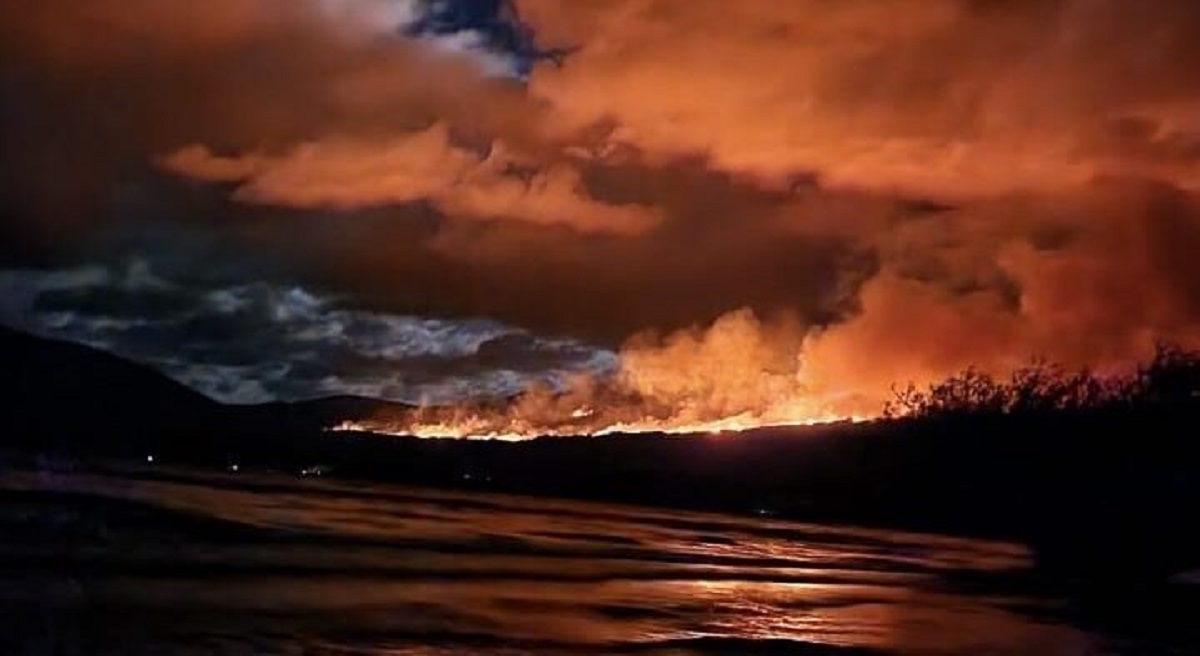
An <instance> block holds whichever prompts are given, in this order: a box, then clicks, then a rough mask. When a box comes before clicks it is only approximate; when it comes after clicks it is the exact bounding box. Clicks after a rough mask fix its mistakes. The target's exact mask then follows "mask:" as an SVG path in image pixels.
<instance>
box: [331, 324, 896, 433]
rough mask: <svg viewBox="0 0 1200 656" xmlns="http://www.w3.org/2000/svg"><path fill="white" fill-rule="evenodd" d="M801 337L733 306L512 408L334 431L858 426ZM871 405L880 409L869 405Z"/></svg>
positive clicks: (383, 420) (404, 418)
mask: <svg viewBox="0 0 1200 656" xmlns="http://www.w3.org/2000/svg"><path fill="white" fill-rule="evenodd" d="M804 335H805V331H804V330H803V329H802V328H801V327H800V326H799V325H797V324H796V323H795V322H792V321H786V320H785V321H779V322H774V323H771V324H766V323H764V322H762V321H760V320H759V319H758V318H757V317H756V316H755V315H754V314H753V313H752V312H750V311H748V310H739V311H736V312H732V313H730V314H727V315H725V316H723V317H721V318H719V319H718V320H717V321H716V322H715V323H714V324H713V325H712V326H711V327H710V328H708V329H707V330H703V329H698V328H692V329H688V330H683V331H679V332H676V333H672V334H670V335H667V336H665V337H660V336H658V335H655V334H652V333H646V334H641V335H637V336H635V337H633V338H632V339H630V340H629V341H628V342H626V344H625V346H624V347H623V348H622V349H621V352H620V358H619V362H620V364H619V367H618V370H617V371H616V372H615V374H614V375H612V376H611V377H606V378H604V379H597V378H595V377H588V376H584V377H580V378H578V379H576V380H574V381H571V382H570V384H568V385H567V388H566V389H565V390H547V389H533V390H530V391H528V392H526V393H525V394H523V395H521V396H520V397H518V398H517V399H515V400H513V401H512V402H507V403H501V404H475V405H470V406H461V407H426V408H418V409H415V410H413V411H411V412H406V413H402V414H400V415H398V416H388V417H383V416H380V417H373V418H370V419H366V420H361V421H348V422H344V423H342V424H340V425H338V426H336V427H335V428H334V429H333V430H338V431H368V432H373V433H383V434H395V435H409V436H415V437H428V438H475V439H498V440H522V439H530V438H534V437H539V436H548V435H552V436H566V435H572V436H573V435H581V436H582V435H596V436H598V435H607V434H613V433H651V432H653V433H673V434H678V433H717V432H732V431H743V430H748V429H753V428H763V427H771V426H798V425H811V424H818V423H829V422H836V421H856V420H861V419H867V418H870V417H872V416H873V413H872V412H870V411H864V404H863V402H862V400H861V399H854V398H849V397H845V396H839V395H837V394H832V393H830V392H829V391H827V390H826V389H824V387H823V386H822V385H821V384H820V381H816V380H813V379H812V377H811V376H810V375H809V373H808V371H807V370H806V368H805V367H804V358H803V342H804ZM872 407H877V406H872Z"/></svg>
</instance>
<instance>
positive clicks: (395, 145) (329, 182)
mask: <svg viewBox="0 0 1200 656" xmlns="http://www.w3.org/2000/svg"><path fill="white" fill-rule="evenodd" d="M163 164H164V166H165V167H166V168H168V169H169V170H172V171H174V172H176V173H180V174H183V175H187V176H191V177H194V178H197V179H200V180H208V181H212V182H238V183H240V184H239V186H238V188H237V191H236V192H235V193H234V198H236V199H237V200H240V201H244V202H250V203H262V204H276V205H286V206H289V207H297V208H332V209H340V210H353V209H360V208H364V207H372V206H382V205H394V204H402V203H412V202H416V201H430V202H432V203H433V204H434V205H436V206H437V207H438V208H439V209H441V210H442V211H444V212H446V213H447V214H450V215H454V216H467V217H474V218H479V219H501V218H503V219H514V220H520V221H528V222H530V223H534V224H544V225H565V226H569V227H572V228H575V229H577V230H579V231H581V232H585V233H587V232H604V233H615V234H630V233H637V232H641V231H643V230H646V229H648V228H649V227H651V226H653V225H654V224H655V223H657V222H658V220H659V218H660V217H658V216H657V214H656V212H655V210H654V209H652V208H647V207H642V206H638V205H632V204H625V205H610V204H605V203H602V202H599V201H596V200H594V199H591V198H589V197H588V196H587V194H586V192H585V191H584V190H583V189H582V188H581V184H580V176H579V173H578V172H577V171H576V170H575V169H574V168H572V167H571V166H570V165H569V164H567V163H556V164H553V165H550V166H546V167H541V168H534V169H532V170H528V169H525V170H523V168H522V167H524V166H527V165H525V164H523V163H522V161H521V159H520V158H518V157H513V156H512V155H511V154H509V153H507V152H506V151H505V148H504V146H503V145H501V144H495V145H493V146H492V147H490V148H489V149H488V152H487V153H483V154H480V153H477V152H474V151H472V150H469V149H467V148H463V147H459V146H456V145H454V144H453V143H451V138H450V132H449V130H448V128H447V127H446V126H445V125H444V124H437V125H434V126H433V127H431V128H429V129H428V130H424V131H420V132H415V133H411V134H405V135H399V136H396V137H394V138H392V139H391V140H389V141H386V142H384V143H374V142H372V143H368V142H364V141H350V140H344V139H343V140H329V141H320V142H314V143H307V144H302V145H300V146H297V147H295V148H294V149H292V150H290V151H289V152H288V153H286V154H285V155H283V156H279V157H271V156H265V155H257V154H251V155H241V156H235V157H219V156H215V155H213V154H212V153H210V152H209V151H208V149H207V148H204V147H203V146H189V147H187V148H184V149H182V150H179V151H177V152H176V153H174V154H172V155H170V156H168V157H166V158H165V159H164V161H163ZM526 171H527V173H526Z"/></svg>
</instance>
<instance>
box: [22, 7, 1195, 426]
mask: <svg viewBox="0 0 1200 656" xmlns="http://www.w3.org/2000/svg"><path fill="white" fill-rule="evenodd" d="M1198 71H1200V3H1197V2H1194V1H1193V0H1155V1H1153V2H1139V1H1136V0H996V1H993V0H922V1H921V2H913V1H903V0H844V1H838V2H830V1H826V0H791V1H788V2H783V1H780V0H741V1H739V2H727V1H726V0H517V1H516V2H512V3H509V2H502V1H499V0H480V1H474V2H471V1H466V0H461V1H444V2H435V1H426V2H418V1H416V0H206V1H204V2H196V1H195V0H89V1H87V2H81V1H79V0H0V321H2V322H3V323H6V324H9V325H13V326H16V327H18V328H22V329H25V330H29V331H32V332H36V333H39V334H43V335H49V336H56V337H61V338H66V339H71V340H75V341H80V342H84V343H87V344H91V345H94V346H98V347H101V348H105V349H109V350H112V351H114V352H117V353H119V354H122V355H124V356H127V357H129V358H132V359H135V360H138V361H141V362H145V363H148V364H150V365H153V366H155V367H157V368H159V369H161V370H162V371H164V372H166V373H168V374H169V375H171V376H172V377H174V378H176V379H178V380H181V381H183V382H185V383H187V384H189V385H191V386H193V387H195V388H196V389H199V390H201V391H203V392H205V393H207V394H209V395H210V396H213V397H214V398H217V399H220V400H223V401H230V402H260V401H267V400H273V399H285V400H294V399H305V398H312V397H319V396H326V395H332V394H346V393H348V394H359V395H365V396H375V397H380V398H386V399H391V400H401V401H409V402H424V403H450V402H456V401H465V400H471V399H479V398H485V397H497V396H508V395H511V394H515V393H517V392H520V391H522V390H524V389H526V388H528V387H530V386H531V385H538V386H549V387H550V388H553V389H567V388H570V387H572V386H575V385H579V384H580V383H579V381H580V380H587V381H592V383H594V382H595V381H601V384H605V385H616V386H618V387H620V388H622V389H626V390H633V391H636V392H637V393H638V394H639V395H640V396H641V397H644V398H651V399H654V400H655V401H657V402H661V403H665V404H676V405H687V404H701V405H704V406H705V407H706V408H708V410H707V411H708V412H711V413H716V414H717V415H720V414H722V413H723V414H738V413H740V412H744V411H746V410H753V409H756V408H759V407H760V406H762V405H763V404H772V403H776V402H777V401H779V400H780V399H795V398H797V397H803V398H805V399H819V401H820V408H821V412H822V413H828V414H832V415H851V414H864V413H865V414H869V413H871V412H873V411H875V410H877V409H878V407H879V404H880V403H881V402H882V400H883V399H885V398H886V397H887V395H888V393H889V390H890V388H891V385H892V384H893V383H897V382H907V381H917V382H925V381H929V380H932V379H935V378H938V377H942V376H945V375H948V374H951V373H953V372H956V371H959V370H961V369H962V368H964V367H967V366H975V367H979V368H981V369H983V370H985V371H990V372H995V373H1003V372H1006V371H1008V370H1011V369H1012V368H1014V367H1016V366H1019V365H1021V364H1023V363H1026V362H1028V361H1030V359H1031V358H1034V357H1043V358H1048V359H1051V360H1054V361H1057V362H1062V363H1064V364H1066V365H1069V366H1073V367H1074V366H1090V367H1096V368H1099V369H1101V370H1104V369H1107V368H1120V367H1123V366H1127V365H1129V364H1130V363H1131V362H1134V361H1136V360H1137V359H1139V358H1143V357H1145V356H1146V355H1147V354H1148V353H1150V352H1151V350H1152V349H1153V346H1154V344H1155V343H1156V342H1157V341H1160V340H1168V341H1173V342H1177V343H1180V344H1182V345H1184V346H1196V345H1200V75H1198V74H1197V72H1198ZM589 384H591V383H589ZM809 409H810V410H811V408H809ZM814 412H815V411H814Z"/></svg>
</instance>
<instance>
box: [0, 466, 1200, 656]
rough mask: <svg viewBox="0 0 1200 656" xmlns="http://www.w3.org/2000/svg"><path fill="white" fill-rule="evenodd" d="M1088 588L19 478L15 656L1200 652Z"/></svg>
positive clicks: (1006, 571)
mask: <svg viewBox="0 0 1200 656" xmlns="http://www.w3.org/2000/svg"><path fill="white" fill-rule="evenodd" d="M1069 589H1070V588H1068V587H1066V586H1063V585H1056V584H1053V583H1052V582H1047V581H1046V580H1045V579H1044V577H1042V576H1040V575H1036V574H1035V573H1034V571H1033V570H1032V569H1031V564H1030V557H1029V554H1028V553H1027V551H1026V550H1025V549H1024V548H1023V547H1021V546H1019V545H1012V544H1004V543H994V542H984V541H974V540H965V539H954V538H945V537H935V536H928V535H914V534H906V533H899V532H892V531H879V530H863V529H853V528H840V527H831V526H820V525H811V524H800V523H792V522H783V521H774V520H771V519H769V518H759V517H745V518H742V517H734V516H723V515H708V514H699V513H687V512H674V511H663V510H648V509H637V508H631V507H624V506H612V505H602V504H594V503H582V502H571V501H556V500H545V499H531V498H524V497H512V496H504V495H497V494H474V493H458V492H442V491H431V490H422V489H410V488H403V487H394V486H381V485H366V484H350V483H339V482H334V481H330V480H328V479H312V478H299V477H294V476H288V475H283V474H249V473H245V472H243V473H239V474H231V473H226V474H212V473H199V472H188V471H169V470H153V471H151V470H145V471H140V472H132V471H125V472H121V473H114V472H111V471H110V472H108V473H96V472H92V473H87V472H7V473H0V625H2V627H0V653H17V654H25V653H29V654H40V653H68V654H70V653H79V654H162V653H185V654H259V653H279V654H412V655H418V654H419V655H432V654H526V653H532V654H540V653H547V654H575V653H581V654H610V653H611V654H620V653H638V654H714V653H721V654H724V653H729V654H743V653H754V654H763V653H835V654H840V653H858V652H859V651H862V652H863V653H876V652H880V653H900V654H970V655H979V654H1104V653H1160V652H1173V651H1174V652H1176V653H1185V652H1186V651H1188V650H1189V649H1188V648H1189V647H1194V646H1195V644H1194V643H1188V642H1187V638H1188V636H1187V635H1185V634H1186V632H1187V628H1186V624H1187V622H1186V621H1181V622H1180V624H1179V626H1174V625H1171V624H1166V625H1162V626H1159V625H1151V626H1147V625H1146V623H1145V621H1144V620H1142V619H1139V620H1138V621H1136V622H1134V621H1131V622H1122V621H1120V620H1119V618H1120V616H1121V613H1122V611H1120V610H1119V607H1120V604H1118V605H1117V606H1118V610H1115V611H1111V612H1105V611H1104V610H1101V611H1096V612H1093V610H1091V609H1090V605H1089V603H1085V602H1084V601H1081V600H1080V599H1079V598H1077V597H1075V596H1073V595H1072V593H1070V592H1067V591H1065V590H1069ZM1131 603H1134V604H1136V605H1137V606H1138V607H1141V608H1143V609H1144V608H1145V607H1146V604H1151V603H1158V602H1157V601H1151V600H1143V599H1138V600H1132V601H1131ZM1162 603H1164V604H1166V605H1167V607H1168V608H1169V609H1170V604H1171V603H1182V602H1162ZM1100 606H1101V608H1102V609H1107V608H1109V606H1108V605H1105V604H1100ZM1174 610H1178V609H1174ZM1172 612H1173V611H1172ZM1166 614H1167V615H1170V612H1167V613H1166ZM1137 615H1138V616H1139V617H1141V616H1142V615H1144V614H1143V613H1137ZM1113 617H1117V618H1118V619H1117V620H1114V619H1113ZM1196 618H1197V619H1198V620H1200V615H1197V616H1196Z"/></svg>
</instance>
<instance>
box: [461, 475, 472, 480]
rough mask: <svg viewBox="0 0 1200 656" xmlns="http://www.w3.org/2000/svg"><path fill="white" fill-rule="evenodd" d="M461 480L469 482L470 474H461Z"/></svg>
mask: <svg viewBox="0 0 1200 656" xmlns="http://www.w3.org/2000/svg"><path fill="white" fill-rule="evenodd" d="M463 480H464V481H469V480H471V475H470V474H463Z"/></svg>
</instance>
